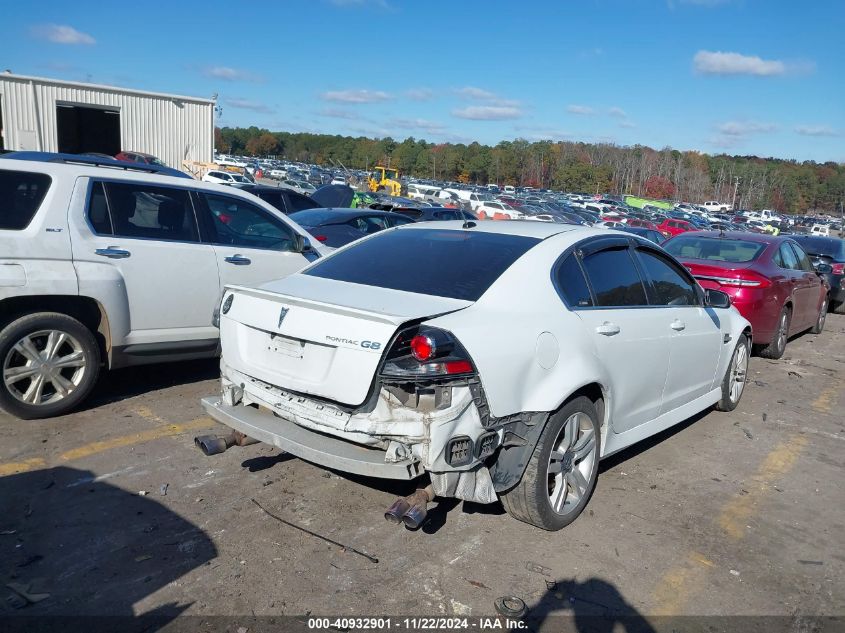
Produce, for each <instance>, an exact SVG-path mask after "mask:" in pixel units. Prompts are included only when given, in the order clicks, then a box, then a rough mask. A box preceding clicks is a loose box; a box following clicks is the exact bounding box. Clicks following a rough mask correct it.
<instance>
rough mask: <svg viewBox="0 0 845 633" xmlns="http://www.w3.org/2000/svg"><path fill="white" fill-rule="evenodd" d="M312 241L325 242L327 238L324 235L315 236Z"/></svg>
mask: <svg viewBox="0 0 845 633" xmlns="http://www.w3.org/2000/svg"><path fill="white" fill-rule="evenodd" d="M314 239H315V240H317V241H318V242H325V241H326V240H327V239H329V238H328V237H327V236H325V235H315V236H314Z"/></svg>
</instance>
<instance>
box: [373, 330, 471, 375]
mask: <svg viewBox="0 0 845 633" xmlns="http://www.w3.org/2000/svg"><path fill="white" fill-rule="evenodd" d="M473 373H475V365H473V363H472V359H471V358H470V357H469V354H468V353H467V351H466V350H465V349H464V347H463V345H461V344H460V343H459V342H458V340H457V339H456V338H455V337H454V335H452V333H451V332H447V331H446V330H441V329H439V328H434V327H428V326H425V325H421V326H414V327H410V328H407V329H405V330H402V331H401V332H399V334H397V335H396V339H395V340H394V341H393V345H391V347H390V349H389V350H388V351H387V356H386V357H385V361H384V366H383V367H382V369H381V375H382V376H384V377H387V378H436V377H442V376H460V375H468V374H473Z"/></svg>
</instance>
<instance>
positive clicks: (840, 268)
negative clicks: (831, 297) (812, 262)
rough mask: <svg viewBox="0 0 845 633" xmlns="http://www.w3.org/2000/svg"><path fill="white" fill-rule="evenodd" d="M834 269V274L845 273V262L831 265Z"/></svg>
mask: <svg viewBox="0 0 845 633" xmlns="http://www.w3.org/2000/svg"><path fill="white" fill-rule="evenodd" d="M831 268H832V269H833V270H831V271H830V272H832V273H833V274H834V275H845V264H833V265H832V266H831Z"/></svg>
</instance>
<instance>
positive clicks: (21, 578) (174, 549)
mask: <svg viewBox="0 0 845 633" xmlns="http://www.w3.org/2000/svg"><path fill="white" fill-rule="evenodd" d="M0 500H2V508H3V513H2V515H0V587H2V589H1V590H0V600H2V602H0V616H2V617H3V619H4V620H5V619H7V618H10V617H11V619H12V620H15V619H17V618H15V617H12V616H54V617H56V616H80V615H109V616H132V615H134V613H135V607H134V605H135V604H136V603H137V602H138V601H140V600H142V599H143V598H145V597H147V596H149V595H150V594H152V593H154V592H156V591H158V590H159V589H161V588H162V587H164V586H165V585H167V584H168V583H170V582H172V581H174V580H176V579H178V578H180V577H182V576H184V575H185V574H186V573H188V572H189V571H191V570H193V569H196V568H197V567H200V566H201V565H207V564H208V563H209V561H211V560H212V559H214V558H215V557H216V556H217V550H216V548H215V546H214V544H213V543H212V542H211V539H210V538H209V537H208V536H207V535H206V534H205V533H204V532H203V531H202V530H201V529H200V528H198V527H197V526H195V525H193V524H192V523H190V522H189V521H186V520H185V519H183V518H182V517H180V516H179V515H178V514H176V513H174V512H173V511H171V510H169V509H168V508H166V507H165V506H164V505H162V504H161V503H159V502H158V501H157V500H156V498H155V497H154V496H152V495H150V496H140V495H138V494H137V493H135V492H127V491H125V490H122V489H120V488H117V487H115V486H112V485H110V484H107V483H103V482H98V481H96V479H95V475H94V473H92V472H89V471H84V470H77V469H73V468H64V467H57V468H50V469H46V470H38V471H33V472H29V473H23V474H18V475H9V476H6V477H0ZM8 583H12V584H13V585H14V586H15V587H17V590H13V589H10V588H9V587H8ZM18 590H20V591H23V592H24V593H25V594H28V595H29V597H30V598H32V601H28V600H27V598H26V597H25V596H22V594H21V593H20V592H19V591H18ZM188 606H190V605H187V604H175V603H170V604H165V605H162V606H161V607H158V608H157V609H155V612H154V613H147V614H144V615H155V616H156V618H157V620H158V621H159V623H160V622H161V621H165V622H166V621H167V620H169V619H172V618H175V617H176V616H177V615H179V614H180V613H182V612H183V611H184V610H185V609H187V608H188ZM25 619H27V620H28V619H29V618H25ZM7 624H8V622H7ZM0 628H2V627H0Z"/></svg>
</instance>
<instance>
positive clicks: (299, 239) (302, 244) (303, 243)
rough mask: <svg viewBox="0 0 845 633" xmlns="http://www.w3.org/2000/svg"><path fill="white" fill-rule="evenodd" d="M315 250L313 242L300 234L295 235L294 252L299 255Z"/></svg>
mask: <svg viewBox="0 0 845 633" xmlns="http://www.w3.org/2000/svg"><path fill="white" fill-rule="evenodd" d="M312 250H314V247H313V246H312V245H311V240H309V239H308V238H307V237H305V236H304V235H300V234H299V233H295V234H294V251H295V252H297V253H307V252H309V251H312Z"/></svg>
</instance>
